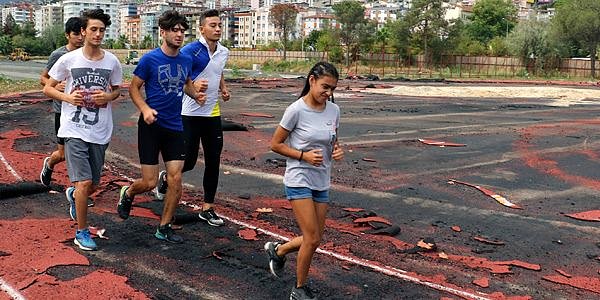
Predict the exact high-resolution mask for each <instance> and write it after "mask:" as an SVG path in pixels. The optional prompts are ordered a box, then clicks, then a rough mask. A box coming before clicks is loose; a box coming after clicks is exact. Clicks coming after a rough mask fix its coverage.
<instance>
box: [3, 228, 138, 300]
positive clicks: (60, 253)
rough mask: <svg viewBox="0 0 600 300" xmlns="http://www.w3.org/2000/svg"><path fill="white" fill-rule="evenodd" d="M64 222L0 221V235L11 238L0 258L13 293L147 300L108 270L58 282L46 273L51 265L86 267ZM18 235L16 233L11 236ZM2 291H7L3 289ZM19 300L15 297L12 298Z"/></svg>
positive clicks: (85, 261)
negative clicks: (141, 299)
mask: <svg viewBox="0 0 600 300" xmlns="http://www.w3.org/2000/svg"><path fill="white" fill-rule="evenodd" d="M71 225H72V224H71V222H70V221H68V220H67V219H21V220H15V221H0V236H11V237H12V238H11V240H10V241H8V240H7V241H8V242H6V243H2V250H3V251H4V252H6V253H9V254H10V255H8V256H3V257H2V258H1V259H0V264H1V266H2V268H1V270H2V271H3V272H5V273H2V276H3V278H4V280H5V281H6V282H11V283H13V286H14V287H15V289H16V290H22V293H23V295H25V296H27V297H28V298H32V299H48V298H50V299H56V298H59V297H62V296H67V298H72V299H84V298H89V297H90V295H102V296H101V298H105V299H110V298H112V299H114V298H127V297H128V295H130V296H129V297H133V298H136V299H138V298H146V296H145V295H144V294H142V293H139V292H136V291H135V290H134V289H132V288H131V287H129V286H127V285H126V284H125V282H126V280H127V279H126V278H125V277H122V276H118V275H115V274H113V273H110V272H108V271H97V272H94V273H92V274H88V275H86V276H84V277H81V278H77V279H74V280H72V281H67V282H63V281H59V280H57V279H56V278H54V277H52V276H50V275H47V274H45V272H46V271H47V270H48V269H49V268H51V267H54V266H61V265H63V266H65V265H81V266H88V265H89V261H88V259H87V258H86V257H85V256H83V255H82V254H81V253H79V252H77V251H76V250H75V249H74V247H73V246H71V245H72V243H73V242H72V239H73V235H74V232H75V229H73V228H72V227H71ZM15 232H19V234H16V235H15V234H14V233H15ZM3 290H5V291H6V290H7V289H6V288H5V287H3ZM11 297H12V298H13V299H19V298H18V295H17V296H15V295H11Z"/></svg>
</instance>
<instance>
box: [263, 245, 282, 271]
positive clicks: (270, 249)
mask: <svg viewBox="0 0 600 300" xmlns="http://www.w3.org/2000/svg"><path fill="white" fill-rule="evenodd" d="M281 244H282V243H280V242H266V243H265V251H266V252H267V256H268V257H269V269H270V270H271V274H273V275H274V276H275V277H281V272H282V271H283V266H285V261H286V258H285V256H279V255H277V247H279V245H281Z"/></svg>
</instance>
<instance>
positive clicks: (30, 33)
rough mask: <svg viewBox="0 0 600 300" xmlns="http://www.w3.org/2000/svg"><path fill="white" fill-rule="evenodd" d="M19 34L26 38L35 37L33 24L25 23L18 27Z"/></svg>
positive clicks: (35, 31) (35, 32)
mask: <svg viewBox="0 0 600 300" xmlns="http://www.w3.org/2000/svg"><path fill="white" fill-rule="evenodd" d="M20 29H21V30H20V32H19V33H20V34H22V35H23V36H27V37H32V38H34V37H35V36H36V35H37V30H35V24H33V23H32V22H25V23H23V24H22V25H21V26H20Z"/></svg>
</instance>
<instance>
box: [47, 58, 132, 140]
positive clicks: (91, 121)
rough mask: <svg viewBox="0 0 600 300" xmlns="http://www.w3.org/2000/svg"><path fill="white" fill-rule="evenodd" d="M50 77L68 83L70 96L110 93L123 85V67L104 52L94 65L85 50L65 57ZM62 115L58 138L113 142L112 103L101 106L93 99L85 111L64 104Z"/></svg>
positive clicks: (82, 108)
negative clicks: (93, 92) (86, 56)
mask: <svg viewBox="0 0 600 300" xmlns="http://www.w3.org/2000/svg"><path fill="white" fill-rule="evenodd" d="M102 51H104V50H102ZM48 75H50V77H52V78H53V79H55V80H57V81H63V80H66V81H67V84H66V86H65V93H66V94H70V93H71V91H73V90H76V89H83V90H85V91H93V90H101V91H104V92H110V91H111V90H112V88H111V87H112V86H115V85H120V84H121V83H122V81H123V71H122V69H121V63H120V62H119V60H118V59H117V57H116V56H114V55H113V54H112V53H110V52H108V51H104V57H103V58H102V59H101V60H98V61H92V60H89V59H87V58H85V56H84V55H83V48H79V49H77V50H73V51H71V52H69V53H66V54H64V55H63V56H61V57H60V58H59V59H58V61H57V62H56V63H55V64H54V66H52V69H50V71H49V72H48ZM61 111H62V114H61V116H60V129H59V130H58V137H61V138H79V139H82V140H84V141H86V142H88V143H94V144H101V145H104V144H108V142H109V141H110V137H111V135H112V128H113V121H112V109H111V103H110V102H108V103H107V104H105V105H102V106H97V105H96V104H95V103H94V102H93V101H91V99H90V97H84V105H83V107H81V106H74V105H72V104H71V103H68V102H65V101H63V102H62V106H61Z"/></svg>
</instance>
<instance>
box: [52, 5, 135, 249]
mask: <svg viewBox="0 0 600 300" xmlns="http://www.w3.org/2000/svg"><path fill="white" fill-rule="evenodd" d="M81 20H82V23H83V27H82V29H81V33H82V35H83V37H84V45H83V47H82V48H79V49H77V50H73V51H71V52H69V53H67V54H65V55H63V56H62V57H60V58H59V59H58V61H57V62H56V63H55V64H54V66H53V67H52V68H51V69H50V72H48V75H50V79H49V80H48V82H47V83H46V85H45V86H44V94H46V95H47V96H48V97H50V98H53V99H57V100H59V101H62V106H61V111H62V114H61V117H60V128H59V130H58V137H61V138H64V139H65V158H66V161H67V171H68V173H69V179H70V180H71V182H72V183H73V184H74V185H75V187H69V188H67V190H66V191H65V194H66V196H67V200H69V202H70V203H71V206H75V210H76V216H75V219H76V220H77V231H76V232H75V240H74V242H75V244H76V245H77V246H79V248H81V249H83V250H96V249H97V246H96V242H94V240H93V239H92V238H91V235H90V231H89V228H88V223H87V209H88V207H87V205H86V202H87V198H88V197H89V196H90V195H91V194H92V193H94V191H96V188H97V187H98V184H99V183H100V176H101V173H102V167H103V165H104V156H105V151H106V148H108V143H109V141H110V138H111V135H112V128H113V121H112V108H111V102H112V101H114V100H116V99H117V98H118V97H119V95H120V90H119V85H120V84H121V82H122V80H123V72H122V69H121V63H120V62H119V60H118V59H117V57H116V56H114V55H113V54H112V53H110V52H108V51H104V50H102V48H100V46H101V44H102V40H103V39H104V33H105V31H106V28H107V27H108V26H110V24H111V21H110V16H109V15H108V14H105V13H104V11H103V10H102V9H94V10H86V11H84V12H83V14H82V17H81ZM62 81H66V84H65V90H64V92H62V91H60V90H59V89H58V88H57V85H58V84H59V83H60V82H62Z"/></svg>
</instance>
